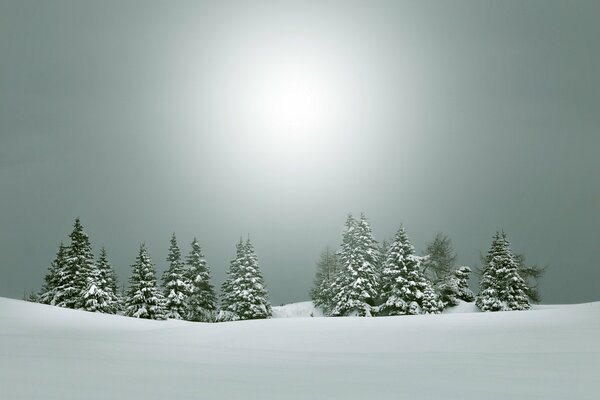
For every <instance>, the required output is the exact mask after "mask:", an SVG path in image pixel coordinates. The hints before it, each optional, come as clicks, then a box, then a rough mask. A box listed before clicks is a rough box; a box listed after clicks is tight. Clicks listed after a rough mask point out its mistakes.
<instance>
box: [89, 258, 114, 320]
mask: <svg viewBox="0 0 600 400" xmlns="http://www.w3.org/2000/svg"><path fill="white" fill-rule="evenodd" d="M96 266H97V272H94V273H93V275H94V279H92V280H90V282H89V283H88V288H87V291H86V295H87V302H88V303H90V304H89V306H88V307H86V309H87V310H88V311H100V312H104V313H109V314H116V313H117V312H118V311H120V309H121V301H120V299H119V292H118V290H117V281H116V279H117V275H116V272H115V270H114V268H113V267H112V265H110V263H109V261H108V255H107V253H106V249H105V248H104V247H102V249H100V256H99V257H98V262H97V263H96ZM92 283H93V284H94V285H96V288H92ZM86 295H84V297H86ZM91 308H93V309H91Z"/></svg>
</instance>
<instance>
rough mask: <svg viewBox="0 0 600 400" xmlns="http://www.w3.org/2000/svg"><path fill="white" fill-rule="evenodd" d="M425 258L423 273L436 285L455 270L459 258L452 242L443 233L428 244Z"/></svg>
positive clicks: (438, 234)
mask: <svg viewBox="0 0 600 400" xmlns="http://www.w3.org/2000/svg"><path fill="white" fill-rule="evenodd" d="M424 256H425V258H424V259H423V262H422V271H423V273H424V274H425V276H426V277H427V278H428V279H429V280H430V281H432V282H434V283H439V282H441V281H442V280H443V279H444V278H445V277H446V275H448V274H450V273H452V271H454V269H455V265H456V258H457V257H456V253H455V252H454V249H453V247H452V240H450V238H449V237H448V236H446V235H445V234H443V233H437V234H436V235H435V237H434V238H433V241H431V242H430V243H428V244H427V246H426V248H425V251H424Z"/></svg>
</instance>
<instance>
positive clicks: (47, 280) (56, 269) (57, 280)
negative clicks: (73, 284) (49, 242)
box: [38, 243, 66, 305]
mask: <svg viewBox="0 0 600 400" xmlns="http://www.w3.org/2000/svg"><path fill="white" fill-rule="evenodd" d="M65 257H66V247H65V246H64V244H62V243H61V244H60V246H59V247H58V252H57V253H56V258H55V259H54V261H52V263H50V267H49V268H48V273H47V274H46V276H45V277H44V285H43V286H42V290H41V291H40V296H39V297H38V301H39V302H40V303H42V304H50V305H56V301H57V299H60V298H61V297H62V296H61V294H60V293H59V291H58V288H59V287H60V286H61V283H62V282H61V278H62V275H63V274H64V273H65V263H66V260H65Z"/></svg>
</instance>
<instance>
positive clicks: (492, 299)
mask: <svg viewBox="0 0 600 400" xmlns="http://www.w3.org/2000/svg"><path fill="white" fill-rule="evenodd" d="M476 304H477V307H479V309H480V310H481V311H509V310H527V309H529V308H530V304H529V299H528V297H527V285H526V284H525V281H524V280H523V278H522V277H521V276H520V275H519V265H518V261H517V259H516V258H515V256H514V254H513V252H512V250H511V249H510V243H509V241H508V240H507V238H506V234H505V233H504V232H496V235H495V236H494V239H493V241H492V246H491V248H490V250H489V252H488V254H487V255H486V257H485V266H484V270H483V276H482V278H481V282H480V288H479V294H478V295H477V298H476Z"/></svg>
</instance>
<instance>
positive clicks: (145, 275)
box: [125, 244, 166, 319]
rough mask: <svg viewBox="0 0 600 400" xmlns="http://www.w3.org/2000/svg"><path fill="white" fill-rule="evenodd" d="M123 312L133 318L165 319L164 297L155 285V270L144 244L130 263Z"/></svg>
mask: <svg viewBox="0 0 600 400" xmlns="http://www.w3.org/2000/svg"><path fill="white" fill-rule="evenodd" d="M132 269H133V272H132V274H131V278H129V284H130V286H129V290H128V291H127V300H126V308H125V314H126V315H128V316H130V317H135V318H146V319H166V316H165V309H164V298H163V296H162V294H161V293H160V291H159V290H158V288H157V287H156V272H155V270H154V264H152V261H151V260H150V256H149V255H148V251H147V250H146V246H145V245H144V244H142V245H140V252H139V254H138V256H137V257H136V262H135V264H133V265H132Z"/></svg>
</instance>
